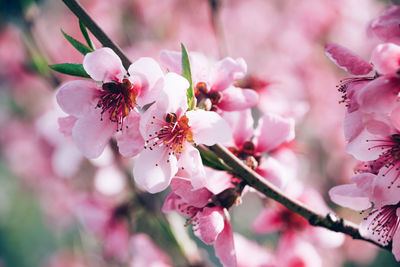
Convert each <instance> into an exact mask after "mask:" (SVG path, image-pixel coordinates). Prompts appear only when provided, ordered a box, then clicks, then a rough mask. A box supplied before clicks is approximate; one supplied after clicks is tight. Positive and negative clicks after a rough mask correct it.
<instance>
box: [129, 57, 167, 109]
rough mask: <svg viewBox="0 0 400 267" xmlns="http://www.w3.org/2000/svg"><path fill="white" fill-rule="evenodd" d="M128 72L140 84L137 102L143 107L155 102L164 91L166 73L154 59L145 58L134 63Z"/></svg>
mask: <svg viewBox="0 0 400 267" xmlns="http://www.w3.org/2000/svg"><path fill="white" fill-rule="evenodd" d="M128 72H129V74H130V76H131V77H133V79H135V80H138V82H139V83H140V91H139V95H138V96H137V98H136V102H137V104H138V105H139V106H141V107H143V106H144V105H146V104H149V103H151V102H153V101H155V100H156V99H157V97H158V95H159V94H160V90H161V89H162V81H163V77H164V73H163V72H162V70H161V68H160V66H159V65H158V63H157V62H156V61H155V60H154V59H152V58H147V57H143V58H140V59H139V60H137V61H135V62H133V64H132V65H131V66H130V67H129V69H128Z"/></svg>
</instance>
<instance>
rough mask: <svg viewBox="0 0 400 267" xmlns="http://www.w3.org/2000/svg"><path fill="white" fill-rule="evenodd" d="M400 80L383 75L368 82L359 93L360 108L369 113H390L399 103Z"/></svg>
mask: <svg viewBox="0 0 400 267" xmlns="http://www.w3.org/2000/svg"><path fill="white" fill-rule="evenodd" d="M399 85H400V80H399V79H398V78H396V77H387V76H381V77H380V78H377V79H375V80H373V81H372V82H370V83H368V85H366V86H365V87H364V88H363V90H362V91H361V92H360V93H359V94H358V101H357V102H358V103H359V104H360V109H361V110H362V111H363V112H367V113H381V114H388V113H390V112H391V111H392V110H393V108H394V107H395V106H396V105H397V104H398V102H397V99H398V93H399Z"/></svg>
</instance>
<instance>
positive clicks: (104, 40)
mask: <svg viewBox="0 0 400 267" xmlns="http://www.w3.org/2000/svg"><path fill="white" fill-rule="evenodd" d="M62 1H63V2H64V3H65V5H66V6H67V7H68V8H69V9H70V10H71V11H72V13H74V14H75V16H77V17H78V18H79V19H80V20H81V21H82V22H83V24H85V26H86V27H87V28H88V29H89V30H90V31H91V32H92V33H93V35H94V36H96V38H97V40H99V41H100V43H101V44H102V45H103V46H106V47H109V48H111V49H112V50H114V52H115V53H116V54H117V55H118V56H119V57H120V59H121V60H122V64H123V65H124V67H125V68H126V69H128V67H129V66H130V65H131V63H132V62H131V61H130V60H129V58H128V57H127V56H126V55H125V54H124V52H122V50H121V48H120V47H119V46H118V45H117V44H116V43H114V42H113V41H112V40H111V39H110V38H109V37H108V36H107V34H105V32H104V31H103V30H102V29H101V28H100V27H99V25H97V23H96V22H95V21H94V20H93V19H92V18H91V17H90V16H89V14H88V13H87V11H86V10H85V9H84V8H83V7H82V6H81V4H79V3H78V2H77V1H75V0H62Z"/></svg>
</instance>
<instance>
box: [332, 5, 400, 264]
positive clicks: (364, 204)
mask: <svg viewBox="0 0 400 267" xmlns="http://www.w3.org/2000/svg"><path fill="white" fill-rule="evenodd" d="M399 15H400V8H398V7H392V8H390V9H389V10H387V11H386V12H384V13H383V14H382V15H381V16H380V17H379V18H378V19H376V20H374V21H373V22H372V23H371V24H370V25H369V28H368V31H369V32H370V34H371V35H374V36H376V37H377V38H378V39H379V43H378V44H377V45H376V46H375V48H374V49H373V51H372V53H371V58H370V63H368V62H367V61H365V60H364V59H362V58H361V57H359V56H358V55H356V54H354V53H353V52H351V51H350V50H348V49H347V48H344V47H342V46H340V45H338V44H333V43H330V44H327V45H326V47H325V51H326V54H327V56H328V57H329V58H331V59H332V61H333V62H335V63H336V65H338V66H339V67H341V68H343V69H345V70H346V71H347V72H348V73H350V74H352V75H355V77H353V78H348V79H345V80H343V81H342V82H341V84H340V85H339V91H340V92H342V93H343V97H342V102H344V103H345V105H346V114H345V118H344V123H343V125H344V135H345V138H346V141H347V146H346V151H347V152H348V153H350V154H351V155H353V156H354V157H355V158H356V159H357V160H359V161H360V163H359V165H358V166H357V168H356V171H355V172H356V174H355V175H354V176H353V177H352V178H351V181H352V182H353V184H346V185H339V186H336V187H334V188H332V189H331V190H330V192H329V194H330V197H331V199H332V200H333V201H334V202H335V203H337V204H339V205H342V206H344V207H348V208H351V209H355V210H360V211H362V212H364V213H366V217H365V218H364V220H363V221H362V222H361V224H360V233H361V235H362V236H363V237H365V238H368V239H371V240H374V241H376V242H378V243H379V244H381V245H383V246H387V245H389V244H390V243H391V244H392V247H393V249H392V252H393V254H394V256H395V257H396V259H397V260H398V261H399V260H400V231H399V230H400V229H399V225H400V209H399V208H400V194H399V193H400V179H399V178H400V106H399V88H400V87H399V85H400V78H399V70H400V43H399V40H400V39H399V37H400V34H399V30H398V25H399V22H400V20H399Z"/></svg>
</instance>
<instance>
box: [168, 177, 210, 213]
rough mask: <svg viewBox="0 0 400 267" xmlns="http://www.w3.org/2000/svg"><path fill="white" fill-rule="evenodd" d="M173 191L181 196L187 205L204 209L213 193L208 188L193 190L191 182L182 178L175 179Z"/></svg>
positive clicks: (172, 186) (172, 183) (173, 180)
mask: <svg viewBox="0 0 400 267" xmlns="http://www.w3.org/2000/svg"><path fill="white" fill-rule="evenodd" d="M170 186H171V189H172V191H173V192H174V193H175V194H176V195H178V196H180V197H181V198H182V199H183V200H184V201H185V202H186V203H187V204H189V205H191V206H194V207H197V208H202V207H204V206H206V205H207V204H208V201H209V199H210V197H211V195H212V194H211V192H210V191H208V190H207V189H206V188H200V189H197V190H194V189H193V186H192V185H191V183H190V181H188V180H185V179H180V178H174V179H172V181H171V185H170Z"/></svg>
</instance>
